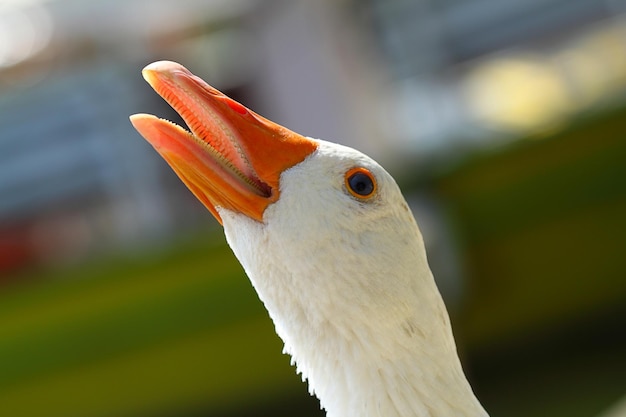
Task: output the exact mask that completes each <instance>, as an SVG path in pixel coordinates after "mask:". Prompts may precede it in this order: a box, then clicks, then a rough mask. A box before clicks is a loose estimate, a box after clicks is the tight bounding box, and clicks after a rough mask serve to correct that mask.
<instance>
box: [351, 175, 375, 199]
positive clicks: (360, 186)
mask: <svg viewBox="0 0 626 417" xmlns="http://www.w3.org/2000/svg"><path fill="white" fill-rule="evenodd" d="M345 178H346V188H347V189H348V191H350V194H352V195H353V196H355V197H357V198H359V199H367V198H369V197H371V196H373V195H374V192H375V191H376V179H375V178H374V175H372V173H371V172H369V171H368V170H367V169H365V168H360V167H359V168H352V169H351V170H349V171H348V172H346V175H345Z"/></svg>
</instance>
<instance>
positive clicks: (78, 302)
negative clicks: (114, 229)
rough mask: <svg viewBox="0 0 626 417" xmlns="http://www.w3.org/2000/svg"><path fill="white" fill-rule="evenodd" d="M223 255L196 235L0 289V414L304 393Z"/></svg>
mask: <svg viewBox="0 0 626 417" xmlns="http://www.w3.org/2000/svg"><path fill="white" fill-rule="evenodd" d="M207 248H211V249H210V250H209V249H207ZM229 252H230V251H229V249H228V248H227V247H226V246H225V245H223V244H222V245H220V246H215V245H214V244H213V245H212V244H211V243H210V241H208V240H206V239H192V240H191V241H189V242H186V243H184V244H183V245H176V246H173V247H172V248H171V249H169V250H161V251H159V253H155V254H152V255H150V256H143V257H142V256H139V257H136V256H118V257H114V258H111V259H106V260H98V261H93V262H91V263H88V264H85V265H81V266H78V267H73V268H70V269H68V270H58V271H51V272H43V273H39V274H37V279H36V280H35V281H33V280H32V279H30V278H29V277H22V280H23V281H24V284H19V283H18V284H14V285H13V286H12V287H10V288H5V290H4V291H3V292H2V293H0V369H1V370H2V371H1V372H0V415H3V416H14V417H17V416H46V417H52V416H64V417H68V416H112V415H116V416H125V415H128V416H130V415H134V416H137V415H180V414H178V413H180V412H181V411H186V412H189V413H190V414H193V412H194V410H196V409H201V410H205V411H206V410H213V411H216V410H220V409H222V410H223V409H226V408H228V409H230V410H238V409H239V410H245V409H246V408H247V407H252V405H255V406H256V405H258V404H261V405H262V404H263V403H264V402H267V398H275V397H277V396H278V397H280V396H284V395H286V396H290V395H291V396H293V394H294V393H300V395H301V396H302V397H305V396H308V394H306V392H305V388H304V386H303V385H302V383H301V382H300V381H299V378H298V377H297V376H296V375H295V372H294V370H293V368H292V367H291V366H289V359H288V357H287V356H285V355H282V354H281V353H280V352H281V345H282V344H281V342H280V341H279V340H278V338H277V336H276V335H275V333H274V331H273V326H272V324H271V322H270V320H269V318H268V317H267V314H266V313H265V310H264V309H263V307H262V305H261V304H260V302H259V301H258V298H257V297H256V294H255V293H254V290H253V289H252V287H251V285H250V283H249V281H248V279H247V278H246V277H245V275H244V274H243V272H242V270H241V268H240V267H239V265H238V264H237V262H236V260H235V259H234V257H233V256H232V255H231V254H230V253H229Z"/></svg>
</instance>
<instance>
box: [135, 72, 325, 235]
mask: <svg viewBox="0 0 626 417" xmlns="http://www.w3.org/2000/svg"><path fill="white" fill-rule="evenodd" d="M142 74H143V77H144V78H145V79H146V81H147V82H148V84H150V85H151V86H152V88H154V90H155V91H156V92H157V93H158V94H159V95H160V96H161V97H163V98H164V99H165V100H166V101H167V102H168V103H169V104H170V106H172V107H173V108H174V110H176V111H177V112H178V113H179V114H180V115H181V117H182V118H183V120H184V121H185V123H187V126H188V127H189V129H190V131H187V130H185V129H183V128H182V127H180V126H178V125H176V124H174V123H172V122H169V121H167V120H163V119H159V118H158V117H156V116H152V115H149V114H134V115H132V116H131V117H130V121H131V123H132V124H133V126H134V127H135V129H137V131H138V132H139V133H140V134H141V135H142V136H143V137H144V138H145V139H146V140H147V141H148V142H150V144H151V145H152V146H153V147H154V148H155V149H156V150H157V152H159V154H161V156H162V157H163V158H164V159H165V160H166V161H167V163H168V164H169V165H170V166H171V167H172V169H173V170H174V171H175V172H176V174H178V176H179V177H180V179H181V180H182V181H183V182H184V183H185V184H186V185H187V187H189V189H190V190H191V191H192V192H193V193H194V194H195V196H196V197H197V198H198V199H199V200H200V201H201V202H202V203H203V204H204V205H205V206H206V207H207V208H208V209H209V210H210V211H211V213H213V215H214V216H215V218H216V219H217V220H218V221H219V222H220V223H222V219H221V218H220V215H219V213H218V211H217V209H216V208H217V207H222V208H225V209H228V210H233V211H236V212H239V213H243V214H245V215H246V216H248V217H250V218H252V219H255V220H257V221H263V213H264V212H265V209H266V208H267V206H269V205H270V204H271V203H273V202H275V201H277V200H278V198H279V191H280V175H281V174H282V173H283V172H284V171H285V170H287V169H289V168H291V167H292V166H294V165H296V164H298V163H300V162H302V161H303V160H304V159H305V158H306V157H307V156H308V155H310V154H311V153H312V152H313V151H314V150H315V149H316V148H317V144H316V143H315V142H314V141H313V140H311V139H307V138H305V137H303V136H300V135H298V134H297V133H294V132H292V131H291V130H289V129H287V128H284V127H282V126H280V125H277V124H276V123H274V122H271V121H269V120H267V119H265V118H264V117H262V116H259V115H258V114H256V113H254V112H252V111H250V110H248V109H247V108H245V107H244V106H242V105H241V104H239V103H237V102H236V101H234V100H232V99H231V98H229V97H227V96H225V95H224V94H222V93H221V92H219V91H218V90H216V89H214V88H213V87H211V86H210V85H208V84H207V83H205V82H204V81H202V80H201V79H200V78H198V77H196V76H195V75H193V74H192V73H191V72H189V71H188V70H187V69H186V68H184V67H183V66H182V65H180V64H177V63H175V62H169V61H159V62H155V63H153V64H150V65H148V66H147V67H145V68H144V69H143V71H142Z"/></svg>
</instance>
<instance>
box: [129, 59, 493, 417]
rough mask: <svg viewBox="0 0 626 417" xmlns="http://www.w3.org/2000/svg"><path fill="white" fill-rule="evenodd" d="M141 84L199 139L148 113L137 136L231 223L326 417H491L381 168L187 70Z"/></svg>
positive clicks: (237, 246) (170, 70) (155, 72)
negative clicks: (272, 117)
mask: <svg viewBox="0 0 626 417" xmlns="http://www.w3.org/2000/svg"><path fill="white" fill-rule="evenodd" d="M143 75H144V78H145V79H146V80H147V81H148V83H149V84H150V85H151V86H152V87H153V88H154V89H155V91H156V92H157V93H159V94H160V95H161V96H162V97H163V98H164V99H165V100H166V101H167V102H168V103H169V104H170V105H171V106H172V107H173V108H174V109H175V110H176V111H177V112H178V113H180V115H181V116H182V118H183V119H184V120H185V122H186V123H187V125H188V126H189V129H190V130H191V132H188V131H187V130H185V129H183V128H182V127H180V126H178V125H175V124H173V123H171V122H168V121H166V120H162V119H159V118H157V117H155V116H152V115H147V114H137V115H133V116H131V121H132V123H133V125H134V126H135V128H136V129H137V130H138V131H139V133H141V135H142V136H143V137H144V138H145V139H146V140H148V142H150V143H151V144H152V145H153V146H154V148H155V149H156V150H157V151H158V152H159V153H160V154H161V156H163V158H165V160H166V161H167V162H168V163H169V164H170V166H171V167H172V168H173V169H174V171H175V172H176V173H177V174H178V175H179V176H180V178H181V179H182V180H183V182H184V183H185V184H186V185H187V186H188V187H189V188H190V190H191V191H192V192H193V193H194V194H195V195H196V197H198V198H199V199H200V200H201V201H202V202H203V203H204V205H205V206H206V207H207V208H208V209H209V210H210V211H211V212H212V213H213V215H214V216H215V217H216V218H217V219H218V221H220V223H222V225H223V226H224V231H225V234H226V239H227V241H228V243H229V245H230V247H231V248H232V250H233V252H234V253H235V255H236V256H237V258H238V259H239V261H240V262H241V264H242V265H243V267H244V269H245V271H246V273H247V274H248V276H249V277H250V280H251V281H252V284H253V285H254V288H255V289H256V291H257V292H258V294H259V297H260V298H261V300H262V301H263V303H264V304H265V307H266V308H267V310H268V311H269V314H270V316H271V318H272V319H273V321H274V324H275V326H276V332H277V333H278V335H279V336H280V337H281V338H282V339H283V341H284V343H285V349H284V350H285V352H287V353H289V354H290V355H291V356H292V358H293V362H295V363H296V364H297V370H298V372H300V373H301V374H302V376H303V378H305V379H306V380H308V384H309V390H310V392H311V393H312V394H315V395H316V396H317V397H318V398H319V400H320V403H321V405H322V407H323V408H324V409H325V410H326V411H327V415H328V416H329V417H356V416H360V417H373V416H379V417H396V416H398V417H399V416H403V417H409V416H432V417H435V416H487V413H486V412H485V410H484V409H483V407H482V406H481V405H480V403H479V402H478V400H477V399H476V397H475V396H474V394H473V392H472V389H471V387H470V385H469V384H468V382H467V380H466V378H465V375H464V373H463V370H462V368H461V363H460V361H459V358H458V355H457V351H456V346H455V343H454V338H453V336H452V331H451V327H450V321H449V318H448V314H447V312H446V309H445V306H444V304H443V302H442V299H441V297H440V295H439V292H438V290H437V287H436V285H435V282H434V280H433V277H432V274H431V272H430V269H429V267H428V263H427V260H426V254H425V250H424V244H423V242H422V237H421V234H420V231H419V229H418V227H417V224H416V223H415V220H414V218H413V216H412V214H411V212H410V210H409V207H408V206H407V203H406V202H405V200H404V198H403V197H402V194H401V192H400V189H399V188H398V186H397V185H396V183H395V181H394V180H393V178H392V177H391V176H390V175H389V174H388V173H387V172H386V171H385V170H384V169H383V168H382V167H381V166H380V165H378V164H377V163H376V162H375V161H373V160H372V159H370V158H369V157H367V156H365V155H363V154H362V153H360V152H358V151H356V150H354V149H351V148H347V147H345V146H340V145H337V144H334V143H330V142H326V141H322V140H317V139H311V138H305V137H303V136H300V135H298V134H296V133H294V132H292V131H290V130H288V129H286V128H284V127H282V126H279V125H277V124H275V123H273V122H271V121H269V120H267V119H265V118H263V117H261V116H259V115H257V114H256V113H254V112H252V111H250V110H248V109H247V108H245V107H244V106H242V105H241V104H239V103H237V102H235V101H234V100H232V99H230V98H228V97H227V96H225V95H223V94H222V93H220V92H219V91H217V90H215V89H214V88H212V87H211V86H209V85H208V84H206V83H205V82H204V81H202V80H201V79H200V78H198V77H196V76H194V75H193V74H191V73H190V72H189V71H188V70H186V69H185V68H184V67H182V66H181V65H179V64H176V63H173V62H167V61H161V62H156V63H153V64H151V65H149V66H147V67H146V68H145V69H144V70H143Z"/></svg>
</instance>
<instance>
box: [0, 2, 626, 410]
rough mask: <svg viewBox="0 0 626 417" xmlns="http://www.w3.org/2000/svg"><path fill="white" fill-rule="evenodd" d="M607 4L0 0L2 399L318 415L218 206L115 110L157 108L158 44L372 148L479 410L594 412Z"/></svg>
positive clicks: (607, 178) (248, 98)
mask: <svg viewBox="0 0 626 417" xmlns="http://www.w3.org/2000/svg"><path fill="white" fill-rule="evenodd" d="M624 12H626V3H625V2H624V1H621V0H612V1H608V0H607V1H597V0H569V1H565V0H537V1H497V0H466V1H458V0H442V1H438V2H432V1H426V0H412V1H409V0H388V1H383V0H369V1H356V0H341V1H331V0H324V1H319V2H306V1H304V0H298V1H291V2H288V1H279V0H276V1H261V0H258V1H253V0H237V1H234V0H230V1H227V0H222V1H218V0H211V1H206V0H204V1H199V0H198V1H193V0H179V1H177V2H167V1H165V0H163V1H139V0H133V1H121V0H117V1H107V2H105V1H92V2H83V1H77V0H49V1H36V0H31V1H17V0H13V1H2V2H0V416H12V417H18V416H29V417H30V416H33V417H35V416H42V417H44V416H45V417H48V416H63V417H66V416H67V417H70V416H77V417H78V416H81V417H88V416H129V417H131V416H132V417H168V416H263V415H268V416H270V415H271V416H288V415H299V416H307V415H310V416H321V415H323V413H322V412H321V411H320V410H319V406H318V403H317V400H315V399H314V398H311V397H309V395H308V393H307V389H306V385H305V384H304V383H302V382H301V380H300V377H299V376H298V375H296V374H295V372H294V368H293V367H292V366H291V365H290V359H289V357H287V356H285V355H283V354H281V349H282V343H281V341H280V340H279V339H278V338H277V336H276V335H275V333H274V331H273V325H272V323H271V321H270V320H269V318H268V317H267V314H266V312H265V310H264V308H263V306H262V305H261V303H260V302H259V300H258V299H257V297H256V294H255V293H254V290H253V289H252V287H251V285H250V283H249V282H248V280H247V278H246V277H245V274H244V273H243V271H242V269H241V267H240V266H239V264H238V263H237V261H236V260H235V259H234V257H233V256H232V254H231V253H230V250H229V249H228V247H227V246H226V244H225V242H224V238H223V236H222V233H221V229H220V228H219V226H218V225H217V223H216V222H215V221H214V220H213V219H212V217H211V216H210V214H209V213H208V212H206V210H205V209H204V208H203V207H202V206H201V205H200V204H199V203H197V202H196V201H195V199H194V197H193V196H192V195H191V194H190V193H189V192H188V191H187V190H186V189H185V188H184V186H183V185H182V184H181V183H180V182H179V181H178V179H177V178H176V177H175V175H174V174H172V173H171V172H170V171H169V168H168V167H167V166H166V164H165V163H164V162H163V161H162V160H161V159H160V158H159V157H158V156H157V155H156V153H155V152H154V151H153V150H152V149H151V148H150V147H149V145H148V144H147V143H145V142H144V141H143V140H142V139H141V138H140V137H139V135H138V134H136V133H135V132H134V131H133V130H132V128H131V126H130V124H129V122H128V119H127V117H128V115H130V114H132V113H136V112H151V113H155V114H158V115H159V116H162V117H166V118H169V119H173V120H178V119H177V116H176V115H175V114H174V113H173V112H172V111H171V110H170V109H169V108H168V107H167V105H166V104H164V103H163V102H162V100H161V99H160V98H159V97H158V96H157V95H156V94H155V93H153V92H152V91H151V89H150V88H149V86H147V85H146V84H145V83H144V82H143V80H142V79H141V75H140V71H141V68H142V67H143V66H144V65H146V64H148V63H149V62H151V61H154V60H157V59H170V60H176V61H178V62H181V63H182V64H184V65H185V66H187V67H188V68H189V69H191V70H192V71H193V72H194V73H196V74H198V75H200V76H201V77H202V78H204V79H205V80H207V81H208V82H209V83H211V84H212V85H214V86H215V87H217V88H219V89H221V90H223V91H225V92H226V93H228V94H230V95H231V96H232V97H234V98H236V99H238V100H240V101H242V102H243V103H244V104H246V105H247V106H249V107H251V108H253V109H255V110H256V111H258V112H259V113H261V114H263V115H265V116H267V117H269V118H271V119H273V120H275V121H277V122H280V123H282V124H284V125H286V126H288V127H290V128H292V129H293V130H296V131H298V132H300V133H303V134H306V135H309V136H314V137H322V138H325V139H330V140H333V141H336V142H340V143H344V144H347V145H350V146H353V147H356V148H358V149H360V150H363V151H365V152H366V153H368V154H370V155H371V156H373V157H374V158H375V159H377V160H379V161H380V162H381V163H382V164H383V165H384V166H385V167H387V169H388V170H389V171H390V172H391V173H392V174H393V175H394V176H395V177H396V178H397V180H398V182H399V183H400V185H401V187H402V188H403V190H404V192H405V195H406V196H407V199H408V201H409V203H410V205H411V207H412V208H413V210H414V213H415V215H416V218H417V220H418V223H419V224H420V226H421V228H422V231H423V233H424V237H425V240H426V244H427V250H428V254H429V261H430V263H431V266H432V269H433V271H434V273H435V276H436V279H437V282H438V285H439V287H440V289H441V291H442V293H443V296H444V298H445V300H446V304H447V305H448V308H449V310H450V313H451V317H452V321H453V327H454V331H455V334H456V337H457V342H458V345H459V351H460V354H461V357H462V361H463V363H464V367H465V369H466V370H467V373H468V376H469V378H470V380H471V382H472V385H473V386H474V388H475V391H476V392H477V394H478V396H479V398H480V399H481V401H482V402H483V403H484V405H485V407H486V408H487V410H488V411H489V412H490V413H491V415H492V416H493V417H498V416H513V417H515V416H526V417H531V416H567V417H576V416H581V417H583V416H600V415H602V416H609V414H605V413H608V412H609V410H610V409H611V407H615V404H618V402H619V401H620V399H622V398H623V396H624V395H625V394H626V254H625V253H624V252H625V249H626V216H625V213H626V100H625V99H626V15H625V14H624ZM618 407H619V406H618ZM622 407H624V406H623V405H622ZM622 412H623V411H622Z"/></svg>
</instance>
